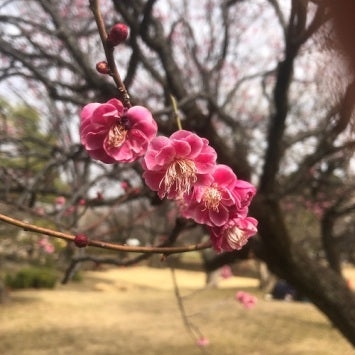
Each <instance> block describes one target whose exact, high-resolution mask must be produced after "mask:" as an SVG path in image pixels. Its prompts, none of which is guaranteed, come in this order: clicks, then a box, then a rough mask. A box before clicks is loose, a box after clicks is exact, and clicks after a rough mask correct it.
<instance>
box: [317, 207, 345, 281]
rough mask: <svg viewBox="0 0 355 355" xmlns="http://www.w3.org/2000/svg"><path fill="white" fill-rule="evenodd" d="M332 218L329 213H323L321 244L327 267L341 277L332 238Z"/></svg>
mask: <svg viewBox="0 0 355 355" xmlns="http://www.w3.org/2000/svg"><path fill="white" fill-rule="evenodd" d="M333 230H334V216H333V215H332V213H331V212H329V213H327V212H326V213H325V215H324V216H323V218H322V222H321V232H322V243H323V247H324V251H325V254H326V257H327V260H328V263H329V266H330V267H331V268H332V269H333V270H334V271H335V272H336V273H338V274H339V275H341V265H340V258H339V253H338V251H337V246H336V243H335V240H334V236H333Z"/></svg>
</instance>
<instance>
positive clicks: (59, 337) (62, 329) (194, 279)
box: [0, 267, 355, 355]
mask: <svg viewBox="0 0 355 355" xmlns="http://www.w3.org/2000/svg"><path fill="white" fill-rule="evenodd" d="M177 277H178V282H179V284H180V287H181V291H182V293H183V294H184V295H187V297H186V298H185V304H186V308H187V311H188V313H189V314H190V315H192V316H191V318H190V319H191V320H192V322H193V323H194V324H195V325H197V326H198V327H199V328H200V329H201V331H202V332H203V334H204V335H205V336H206V337H207V338H208V339H209V341H210V345H209V346H208V347H206V353H207V354H218V355H227V354H231V355H238V354H248V355H251V354H255V355H256V354H263V355H274V354H275V355H276V354H280V355H281V354H282V355H284V354H287V355H292V354H307V355H308V354H310V355H316V354H319V355H327V354H329V355H337V354H341V355H346V354H354V353H355V352H354V351H353V350H352V348H351V346H350V345H349V344H348V343H347V342H346V341H345V340H344V339H343V338H342V337H341V335H340V334H339V333H338V332H337V331H336V330H335V329H334V328H332V327H331V325H330V324H329V323H328V321H327V320H326V319H325V317H324V316H323V315H322V314H321V313H319V312H318V311H317V310H316V309H315V308H314V307H313V306H312V305H311V304H307V303H287V302H276V301H264V300H262V299H259V301H258V304H257V306H256V307H255V308H254V309H251V310H246V309H244V308H242V307H241V306H240V305H239V304H238V303H237V302H236V301H235V300H234V294H235V291H236V290H237V289H241V288H243V289H247V290H248V291H251V292H253V293H254V294H257V291H256V288H255V286H256V282H255V280H253V279H242V278H232V279H228V280H225V281H223V282H222V283H221V288H219V289H207V290H200V288H201V287H202V286H203V284H204V275H203V274H202V273H199V272H187V271H178V272H177ZM0 354H2V355H18V354H19V355H20V354H21V355H22V354H23V355H43V354H50V355H54V354H58V355H59V354H63V355H64V354H65V355H68V354H70V355H72V354H73V355H76V354H83V355H84V354H85V355H86V354H100V355H101V354H102V355H110V354H122V355H130V354H143V355H153V354H154V355H173V354H183V355H190V354H191V355H193V354H201V349H200V348H198V347H196V346H195V344H194V342H193V340H192V339H191V337H190V336H189V334H188V333H187V332H186V330H185V328H184V326H183V323H182V321H181V317H180V314H179V311H178V308H177V304H176V300H175V297H174V293H173V290H172V282H171V276H170V272H169V270H165V269H148V268H145V267H135V268H130V269H124V268H120V269H114V270H109V271H105V272H88V273H86V274H85V275H84V280H83V282H82V283H80V284H77V283H76V284H74V283H72V284H70V285H68V286H58V287H57V288H56V289H55V290H53V291H48V290H41V291H35V290H27V291H18V292H13V293H12V296H11V302H9V303H7V304H6V305H1V306H0Z"/></svg>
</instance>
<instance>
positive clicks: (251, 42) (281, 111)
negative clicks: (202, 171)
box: [0, 0, 355, 344]
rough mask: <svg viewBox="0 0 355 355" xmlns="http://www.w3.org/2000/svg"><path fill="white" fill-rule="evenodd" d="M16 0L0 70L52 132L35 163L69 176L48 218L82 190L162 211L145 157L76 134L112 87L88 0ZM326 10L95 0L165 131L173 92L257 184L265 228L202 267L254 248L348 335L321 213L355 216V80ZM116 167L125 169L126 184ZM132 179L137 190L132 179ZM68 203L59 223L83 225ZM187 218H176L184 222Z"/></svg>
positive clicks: (341, 287) (4, 19) (348, 320)
mask: <svg viewBox="0 0 355 355" xmlns="http://www.w3.org/2000/svg"><path fill="white" fill-rule="evenodd" d="M21 3H22V2H21V1H15V0H14V1H11V0H10V1H7V2H6V3H5V4H3V5H2V6H1V8H0V20H1V27H0V33H1V36H0V38H1V39H0V53H1V58H2V64H3V65H2V66H1V68H2V69H1V74H0V75H1V79H2V81H3V82H4V83H5V84H6V87H7V88H8V87H9V86H12V87H14V91H15V92H16V93H17V95H18V96H19V98H21V100H26V101H30V102H31V104H32V105H33V106H36V107H37V108H38V110H39V111H40V112H41V117H43V130H44V131H47V132H50V131H52V132H56V141H55V142H56V143H55V148H54V151H53V155H52V158H51V159H52V160H50V162H51V164H52V165H51V164H50V163H48V164H49V166H47V169H43V170H42V171H43V176H42V178H44V176H45V175H47V174H48V172H49V171H52V169H57V168H58V167H60V171H61V173H62V176H63V179H65V181H66V183H67V184H66V186H68V190H66V193H65V194H64V193H61V191H59V190H58V194H60V195H64V196H66V197H67V199H68V200H67V202H66V205H65V208H64V209H61V210H60V211H55V213H54V214H53V217H54V219H55V220H56V221H57V222H58V223H63V221H65V219H64V218H65V215H64V211H65V210H67V208H69V207H72V206H76V204H77V203H78V201H80V199H81V198H84V199H85V201H87V202H86V203H85V206H86V208H90V207H94V206H98V205H105V206H111V207H112V206H113V205H117V204H126V203H128V202H129V201H130V200H131V199H139V200H141V201H142V202H143V201H144V203H148V204H149V205H150V206H151V208H152V210H155V211H156V213H157V214H158V215H159V213H161V212H159V208H161V203H160V201H159V200H158V199H157V198H156V196H155V195H154V194H152V193H151V192H149V191H148V190H147V189H146V188H145V187H144V184H143V182H142V181H141V179H140V169H141V168H140V166H139V164H132V165H130V166H129V167H128V168H127V167H126V166H120V165H103V164H101V163H98V162H96V161H92V160H90V159H89V158H88V157H87V156H86V154H85V153H84V152H83V151H82V148H81V147H80V145H79V144H78V135H77V131H76V130H77V127H78V111H79V109H80V107H81V106H83V105H85V104H86V103H88V102H90V101H91V102H92V101H98V102H102V101H105V100H107V99H109V98H111V97H114V96H117V89H116V87H115V86H114V85H113V83H112V81H110V80H108V78H107V77H106V76H103V75H100V74H99V73H97V72H96V71H95V63H96V62H98V61H100V60H103V59H104V58H103V55H102V50H101V44H100V43H99V37H98V35H97V30H96V27H95V23H94V21H93V17H92V14H91V13H90V11H89V9H88V3H87V2H86V1H76V2H75V3H73V2H72V1H61V2H60V3H58V2H52V1H49V0H36V1H32V2H31V3H29V4H27V6H26V7H23V6H21ZM330 10H331V8H330V7H329V6H328V4H327V2H326V1H324V2H323V1H307V0H302V1H301V0H299V1H297V0H291V1H275V0H269V1H266V0H258V1H253V2H250V1H238V0H236V1H233V0H226V1H214V0H206V1H202V2H200V3H199V5H198V6H197V5H196V4H194V2H187V1H178V2H170V1H162V0H161V1H157V0H147V1H143V0H134V1H125V0H123V1H115V0H112V1H106V2H104V3H103V14H104V17H105V21H106V23H107V24H113V23H115V22H117V21H123V22H125V23H126V24H127V25H128V26H129V28H130V36H129V41H128V42H127V46H126V47H124V48H123V49H120V51H119V53H116V56H115V57H116V60H117V65H118V67H119V68H120V71H121V73H122V74H124V83H125V85H126V87H127V88H128V90H129V92H130V94H131V95H132V98H133V99H132V101H133V102H134V103H136V104H138V103H142V104H144V105H145V106H147V107H150V108H151V109H152V111H154V116H155V118H156V120H157V121H158V123H159V127H160V129H161V133H164V134H169V133H171V132H172V131H174V130H175V129H176V128H175V122H174V120H172V119H171V116H172V113H173V110H172V108H171V105H170V95H173V96H174V97H175V98H176V99H177V101H178V108H179V112H180V115H181V117H182V124H183V126H184V128H186V129H189V130H192V131H195V132H197V133H198V134H199V135H201V136H204V137H206V138H208V139H209V141H210V142H211V145H213V146H214V147H215V149H216V150H217V152H218V156H219V162H220V163H225V164H228V165H229V166H231V167H232V168H233V170H234V171H235V172H236V174H237V176H238V177H239V178H241V179H245V180H249V179H252V180H253V181H255V182H256V183H257V185H258V194H257V197H256V199H255V202H254V203H253V205H252V207H251V210H252V213H253V215H254V216H255V217H256V218H257V219H258V220H259V236H260V238H254V240H253V241H252V242H251V243H249V246H248V248H246V249H244V250H242V251H241V252H240V253H238V252H235V253H230V254H229V253H228V254H222V255H219V256H217V257H216V258H215V259H214V260H212V261H211V262H210V263H209V267H210V268H215V267H218V266H220V265H223V264H224V263H226V262H228V261H230V260H231V258H237V257H238V256H240V255H242V256H243V255H246V254H247V253H248V250H249V249H252V251H253V253H254V254H256V255H257V256H258V257H259V258H261V259H263V260H265V261H266V262H267V264H268V266H269V268H270V269H271V270H272V271H273V272H274V273H276V274H277V275H278V276H280V277H282V278H285V279H287V280H288V281H289V282H290V283H291V284H293V285H294V286H295V287H296V288H297V289H298V290H299V291H300V292H302V293H303V294H305V295H306V296H307V297H308V298H309V299H311V300H312V302H313V303H314V304H315V305H316V306H317V307H318V308H319V309H320V310H321V311H323V312H324V313H325V314H326V315H327V316H328V317H329V319H330V320H331V321H332V322H333V323H334V325H335V326H337V327H338V328H339V330H340V331H341V332H342V333H343V334H344V336H345V337H347V338H348V339H349V341H351V342H352V343H353V344H354V343H355V338H354V334H355V307H354V305H355V299H354V294H353V293H352V292H351V291H350V290H349V288H348V287H347V285H346V282H345V280H344V279H343V278H342V277H341V275H339V271H340V270H339V256H338V254H337V252H336V251H335V249H334V247H333V244H334V243H333V242H332V240H333V239H334V236H333V234H332V230H333V228H332V227H331V228H329V227H328V225H329V223H330V225H331V226H332V225H333V223H334V216H336V218H338V217H339V216H341V218H351V217H349V216H351V214H352V213H353V212H354V199H353V197H352V196H351V195H350V191H352V189H351V188H352V186H351V181H352V180H351V179H352V178H353V174H354V171H353V168H351V166H350V160H349V157H350V155H351V152H352V150H353V148H354V144H355V142H354V138H353V136H352V134H351V129H350V128H351V127H350V126H351V117H352V116H351V115H352V110H353V104H354V102H355V101H354V99H355V97H354V82H353V81H352V80H353V77H352V75H351V73H350V72H348V71H347V70H346V67H345V65H344V64H342V62H341V58H340V57H339V56H338V55H337V54H336V53H338V52H336V51H334V50H333V48H332V46H331V45H329V43H330V44H331V42H332V40H333V38H334V37H333V33H332V29H333V27H332V24H331V22H330V21H329V18H330V16H329V14H330V12H329V11H330ZM34 13H35V14H36V17H35V18H34V17H33V14H34ZM325 45H327V49H326V50H324V49H323V48H324V46H325ZM335 58H336V59H335ZM334 62H336V64H339V66H338V65H335V64H334ZM330 63H332V65H331V64H330ZM15 78H16V79H15ZM25 93H26V95H25ZM31 152H32V151H31ZM34 154H35V153H34ZM336 157H338V162H339V164H338V163H336V159H335V158H336ZM340 162H341V164H340ZM118 181H129V184H130V188H129V193H128V194H127V191H123V190H124V189H123V188H122V186H121V187H119V186H118ZM329 184H333V185H332V186H333V187H332V188H329ZM135 188H139V189H140V194H139V196H138V195H137V194H133V193H132V192H133V190H132V189H135ZM41 189H42V190H43V186H40V184H35V183H33V182H30V183H29V184H27V185H26V186H24V187H23V190H22V191H18V195H17V196H18V197H16V198H17V199H21V198H22V201H23V202H26V203H27V205H28V206H30V196H31V194H33V193H36V195H40V194H45V193H46V192H45V191H41ZM63 191H64V190H63ZM97 192H99V194H97ZM322 194H323V195H322ZM123 196H124V197H123ZM102 197H103V198H102ZM13 201H14V200H13ZM9 203H11V201H10V202H9ZM165 203H166V202H164V204H165ZM290 203H291V204H293V205H297V206H298V211H302V209H307V212H305V213H307V214H312V213H318V215H319V217H320V218H319V219H318V220H315V221H314V223H316V224H317V227H318V231H319V232H317V233H312V235H313V236H314V237H315V239H316V240H317V238H318V242H319V243H318V246H317V250H318V251H319V250H320V248H322V249H323V250H324V255H325V257H326V258H327V260H328V265H324V263H323V261H321V262H320V261H319V258H316V257H314V253H313V252H312V249H311V246H310V244H309V243H300V240H302V239H304V238H303V237H304V235H302V234H304V231H303V230H301V229H297V230H296V229H294V228H293V223H291V222H292V221H293V220H294V218H293V216H294V212H293V211H292V208H291V209H288V208H285V206H286V205H288V204H290ZM319 204H321V206H320V205H319ZM145 206H147V205H145ZM302 206H303V207H302ZM315 207H317V208H318V209H317V208H316V209H315ZM144 208H146V207H144ZM319 208H321V211H319ZM171 209H172V211H174V207H171ZM75 211H76V212H75V214H74V216H73V218H72V219H71V222H70V223H67V224H66V225H65V227H66V228H69V227H70V228H71V229H72V230H76V229H77V228H79V227H78V226H79V224H78V223H79V221H80V220H79V218H78V217H79V216H80V213H79V212H78V210H77V209H75ZM112 211H113V210H112ZM160 211H161V210H160ZM317 211H318V212H317ZM78 213H79V214H78ZM171 216H172V217H173V218H174V217H175V215H174V213H173V212H172V214H171ZM99 224H100V223H98V224H97V225H99ZM173 226H174V223H172V225H170V230H172V231H174V230H175V232H176V229H174V227H173ZM175 226H176V225H175ZM62 227H64V225H63V224H62ZM184 227H185V226H182V225H179V232H180V231H181V229H183V228H184ZM189 227H191V226H190V225H189ZM195 228H196V229H198V230H200V227H198V226H196V227H195ZM351 228H352V227H351V226H350V227H349V229H348V230H349V231H350V230H351ZM150 232H151V233H152V235H154V233H157V231H156V230H154V229H153V230H151V231H150ZM159 233H160V232H159ZM327 233H328V234H329V233H330V235H327ZM342 233H347V230H344V231H342ZM300 234H301V235H300ZM315 234H317V235H315ZM112 235H117V234H115V233H112ZM155 235H156V234H155ZM170 235H171V236H173V237H172V238H171V239H169V238H168V241H170V242H174V241H175V239H176V236H177V233H173V232H172V233H171V234H170ZM199 235H200V236H201V237H202V236H203V235H204V232H203V231H202V230H200V233H199ZM321 241H323V245H322V244H321Z"/></svg>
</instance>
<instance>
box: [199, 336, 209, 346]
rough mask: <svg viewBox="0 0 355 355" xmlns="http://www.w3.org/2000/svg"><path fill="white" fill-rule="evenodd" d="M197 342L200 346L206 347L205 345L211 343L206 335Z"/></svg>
mask: <svg viewBox="0 0 355 355" xmlns="http://www.w3.org/2000/svg"><path fill="white" fill-rule="evenodd" d="M196 343H197V345H198V346H201V347H204V346H207V345H208V344H209V343H210V341H209V340H208V339H207V338H205V337H201V338H199V339H197V342H196Z"/></svg>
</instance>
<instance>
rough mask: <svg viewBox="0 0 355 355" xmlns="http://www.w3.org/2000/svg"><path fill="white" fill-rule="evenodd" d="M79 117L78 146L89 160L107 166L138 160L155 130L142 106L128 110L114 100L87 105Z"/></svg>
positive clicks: (149, 116)
mask: <svg viewBox="0 0 355 355" xmlns="http://www.w3.org/2000/svg"><path fill="white" fill-rule="evenodd" d="M80 118H81V121H80V139H81V143H82V144H83V145H84V147H85V149H86V151H87V152H88V154H89V155H90V157H91V158H93V159H97V160H100V161H102V162H104V163H107V164H112V163H116V162H133V161H135V160H137V159H138V158H139V157H141V156H142V155H144V154H145V152H146V150H147V147H148V144H149V142H150V141H151V140H152V139H153V138H154V137H155V136H156V133H157V130H158V127H157V124H156V122H155V121H154V119H153V117H152V114H151V113H150V112H149V111H148V110H147V109H146V108H145V107H142V106H133V107H131V108H130V109H128V110H127V109H125V108H124V107H123V104H122V102H121V101H119V100H117V99H111V100H109V101H107V102H106V103H103V104H99V103H90V104H88V105H86V106H85V107H84V108H83V109H82V111H81V113H80Z"/></svg>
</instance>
